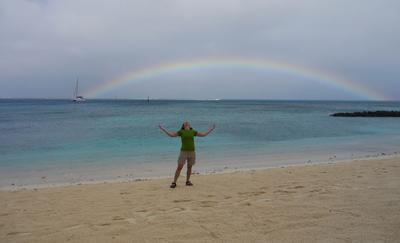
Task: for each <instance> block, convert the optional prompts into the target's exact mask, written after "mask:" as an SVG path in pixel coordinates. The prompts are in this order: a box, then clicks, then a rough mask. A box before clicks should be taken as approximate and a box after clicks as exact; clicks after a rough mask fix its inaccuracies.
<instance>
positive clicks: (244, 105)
mask: <svg viewBox="0 0 400 243" xmlns="http://www.w3.org/2000/svg"><path fill="white" fill-rule="evenodd" d="M362 110H400V102H343V101H340V102H335V101H243V100H240V101H238V100H221V101H173V100H151V102H150V103H147V101H142V100H89V101H87V102H84V103H79V104H75V103H72V102H71V101H69V100H28V99H26V100H6V99H3V100H0V167H1V168H2V171H3V178H4V174H7V175H9V176H12V173H15V174H16V175H18V176H21V175H24V172H27V173H28V172H32V171H47V170H49V171H50V170H53V171H54V170H63V169H74V171H79V170H84V169H88V168H89V169H90V168H96V169H98V168H103V167H104V168H106V167H107V168H116V169H117V168H122V167H126V166H131V165H135V164H136V165H140V166H141V168H142V169H143V170H146V166H147V165H149V166H150V164H151V166H154V165H155V164H157V163H166V164H171V168H172V167H174V166H175V164H174V163H175V161H176V157H177V154H178V151H179V147H180V140H179V139H177V138H169V137H167V136H165V135H164V134H162V133H161V132H160V131H159V129H158V124H163V125H165V126H166V127H167V128H168V129H169V130H172V131H176V130H178V128H179V127H180V126H181V124H182V122H183V121H184V120H188V121H189V122H191V124H192V127H193V128H194V129H196V130H199V131H206V130H207V128H208V127H209V126H210V125H211V124H213V123H215V124H216V126H217V128H216V130H215V131H214V132H213V133H212V134H210V136H209V137H206V138H197V140H196V146H197V150H198V155H199V156H198V157H199V163H201V161H204V164H207V163H208V164H212V163H216V165H217V166H223V165H225V164H229V163H228V162H227V161H233V160H235V159H238V158H246V160H242V161H243V163H246V161H251V160H252V157H254V158H255V157H257V156H263V157H264V158H268V156H270V157H271V158H273V159H275V160H276V162H275V163H276V164H279V161H277V160H279V158H282V161H284V160H285V155H287V156H288V157H290V156H293V155H296V154H302V153H303V157H304V154H310V153H311V154H312V153H313V152H315V153H316V154H324V153H326V155H327V156H328V155H329V156H330V155H332V154H335V155H336V154H338V155H340V153H343V154H345V153H349V152H352V153H353V152H354V153H357V152H359V153H362V152H365V153H366V154H368V153H371V154H373V153H380V152H381V151H383V150H385V151H384V152H394V151H392V150H396V148H397V147H400V146H399V145H400V143H399V141H400V119H399V118H339V117H330V116H329V114H331V113H333V112H345V111H362ZM279 156H281V157H279ZM295 157H296V156H295ZM277 158H278V159H277ZM305 159H307V158H301V161H303V160H305ZM218 163H220V164H218ZM266 166H268V164H267V165H266ZM242 167H246V164H242ZM138 168H139V167H138ZM138 170H139V169H138ZM104 173H105V174H106V172H104ZM0 184H1V183H0Z"/></svg>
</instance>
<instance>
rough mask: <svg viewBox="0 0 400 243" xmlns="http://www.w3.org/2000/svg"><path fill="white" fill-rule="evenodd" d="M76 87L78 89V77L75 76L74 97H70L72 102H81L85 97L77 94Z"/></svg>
mask: <svg viewBox="0 0 400 243" xmlns="http://www.w3.org/2000/svg"><path fill="white" fill-rule="evenodd" d="M78 89H79V78H76V85H75V91H74V98H73V99H72V101H73V102H82V101H85V98H83V96H80V95H78Z"/></svg>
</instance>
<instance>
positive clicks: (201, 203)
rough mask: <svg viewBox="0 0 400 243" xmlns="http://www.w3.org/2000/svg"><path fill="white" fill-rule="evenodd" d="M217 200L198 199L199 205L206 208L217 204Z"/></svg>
mask: <svg viewBox="0 0 400 243" xmlns="http://www.w3.org/2000/svg"><path fill="white" fill-rule="evenodd" d="M217 204H218V202H216V201H200V207H203V208H207V207H214V206H217Z"/></svg>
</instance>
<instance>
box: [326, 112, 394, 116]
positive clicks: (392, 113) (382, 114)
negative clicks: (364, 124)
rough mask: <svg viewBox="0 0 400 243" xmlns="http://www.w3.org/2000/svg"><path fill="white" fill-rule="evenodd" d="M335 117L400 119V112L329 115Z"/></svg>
mask: <svg viewBox="0 0 400 243" xmlns="http://www.w3.org/2000/svg"><path fill="white" fill-rule="evenodd" d="M331 116H337V117H400V111H361V112H339V113H334V114H331Z"/></svg>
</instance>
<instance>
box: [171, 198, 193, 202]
mask: <svg viewBox="0 0 400 243" xmlns="http://www.w3.org/2000/svg"><path fill="white" fill-rule="evenodd" d="M191 201H192V200H189V199H178V200H174V201H173V202H174V203H182V202H191Z"/></svg>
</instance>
